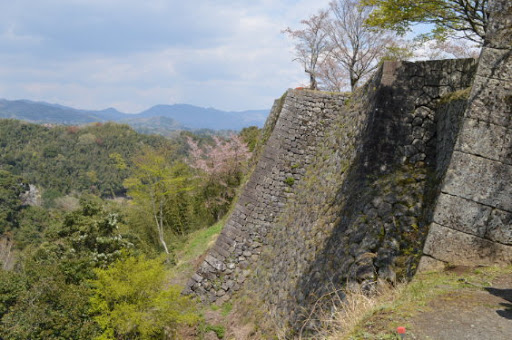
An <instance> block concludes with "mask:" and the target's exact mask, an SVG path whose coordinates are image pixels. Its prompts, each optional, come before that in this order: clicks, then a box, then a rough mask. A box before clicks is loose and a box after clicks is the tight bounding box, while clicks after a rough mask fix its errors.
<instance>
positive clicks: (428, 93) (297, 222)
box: [243, 59, 476, 330]
mask: <svg viewBox="0 0 512 340" xmlns="http://www.w3.org/2000/svg"><path fill="white" fill-rule="evenodd" d="M475 67H476V61H475V60H471V59H467V60H447V61H441V62H420V63H407V62H402V63H396V62H395V63H385V64H384V65H383V68H382V69H381V71H380V72H378V73H377V74H376V75H375V77H374V78H373V79H372V80H371V81H370V82H369V83H368V84H366V86H365V87H364V88H362V89H360V90H359V91H358V92H357V93H355V94H354V96H353V97H352V98H350V100H349V101H348V103H347V104H346V105H344V106H343V107H341V108H340V112H339V114H338V116H337V117H336V120H335V122H334V124H332V125H331V126H329V127H327V128H326V130H325V136H326V138H325V139H324V142H323V143H321V146H320V147H318V148H317V150H316V156H315V160H314V162H313V163H312V164H311V165H309V166H307V168H306V173H305V175H304V177H303V178H302V180H301V182H300V183H299V184H298V186H297V187H296V194H295V196H294V198H293V200H291V201H289V202H288V203H287V205H286V207H284V209H283V210H282V213H281V214H280V216H279V217H278V218H277V219H276V220H275V222H274V226H273V228H272V230H271V231H270V232H269V234H268V235H267V240H268V245H267V246H266V247H265V249H264V250H263V251H262V255H261V257H260V262H259V263H258V265H257V266H256V269H255V272H254V275H252V276H251V279H250V280H249V281H248V282H247V283H246V287H245V290H244V292H243V294H244V295H252V296H253V298H251V301H264V302H265V307H264V309H265V310H267V311H268V314H269V318H270V319H271V320H272V322H273V323H275V324H277V325H278V328H279V329H291V330H293V329H295V330H297V329H299V328H301V327H302V326H303V322H304V320H307V319H310V320H311V319H314V317H311V315H309V313H310V312H311V311H312V310H313V306H316V308H320V309H321V306H322V304H323V302H326V303H327V304H329V303H331V301H332V300H331V299H332V294H331V293H332V292H335V291H337V290H339V289H340V288H342V287H343V286H344V285H345V284H347V283H348V285H349V286H350V287H355V286H360V287H363V288H365V289H370V288H371V286H372V285H373V284H375V282H376V281H377V280H379V279H381V280H388V281H392V282H394V281H396V280H397V279H399V278H400V277H404V276H410V275H412V274H413V273H414V270H415V266H416V264H417V261H418V259H419V257H418V254H419V253H420V252H421V249H422V247H423V242H424V239H425V236H426V233H427V226H428V224H429V222H430V215H431V213H432V210H433V201H434V198H435V194H436V192H437V190H438V185H437V184H438V183H439V181H440V178H442V176H443V174H444V171H445V170H446V168H447V166H448V163H449V159H450V155H451V153H452V151H453V146H454V143H455V139H456V135H457V133H458V131H459V124H460V121H461V118H462V114H463V112H464V109H465V100H463V99H455V100H450V99H449V97H450V94H452V93H453V92H456V91H463V90H464V89H466V88H467V87H469V86H470V85H471V82H472V74H474V70H475ZM314 326H315V325H314V324H310V325H308V326H307V327H314Z"/></svg>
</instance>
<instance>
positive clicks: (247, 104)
mask: <svg viewBox="0 0 512 340" xmlns="http://www.w3.org/2000/svg"><path fill="white" fill-rule="evenodd" d="M327 3H328V1H318V0H316V1H315V0H300V1H292V0H254V1H248V0H242V1H238V2H235V1H227V0H217V1H213V0H196V1H188V2H184V1H168V0H146V1H136V0H48V1H44V2H34V1H31V0H19V1H14V2H10V4H9V5H8V6H6V8H5V10H3V11H2V13H0V43H1V44H0V76H1V77H0V91H1V92H0V97H7V98H9V99H16V98H27V99H34V100H45V101H51V102H58V103H61V104H63V105H70V106H74V107H83V108H88V109H102V108H106V107H112V106H113V107H116V108H118V109H120V110H125V111H128V112H136V111H140V110H142V109H145V108H147V107H149V106H152V105H155V104H160V103H162V104H166V103H177V102H185V103H190V104H195V105H201V106H213V107H216V108H220V109H227V110H244V109H253V108H265V107H266V108H269V107H270V106H271V104H272V102H273V99H274V98H276V97H279V96H280V95H281V94H282V92H283V91H284V90H286V88H288V87H294V86H298V85H300V83H301V82H304V81H305V79H306V77H305V76H304V74H303V72H302V69H301V68H300V66H299V65H298V64H295V63H293V62H292V59H293V56H292V53H291V43H290V42H289V41H287V40H286V39H285V37H284V36H283V35H282V34H281V33H280V32H281V30H282V29H284V28H285V27H287V26H292V27H298V25H299V21H300V20H301V19H303V18H306V17H307V16H309V15H311V14H314V13H315V12H316V11H317V10H318V9H319V8H322V7H326V5H327ZM8 39H10V40H11V41H17V42H18V47H19V48H17V49H11V48H4V47H3V46H6V45H4V44H3V42H4V41H7V40H8Z"/></svg>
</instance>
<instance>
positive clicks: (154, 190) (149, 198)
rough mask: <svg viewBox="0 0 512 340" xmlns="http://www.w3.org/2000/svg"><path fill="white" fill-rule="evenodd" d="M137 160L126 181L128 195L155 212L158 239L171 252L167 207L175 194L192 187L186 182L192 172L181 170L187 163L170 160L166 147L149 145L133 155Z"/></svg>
mask: <svg viewBox="0 0 512 340" xmlns="http://www.w3.org/2000/svg"><path fill="white" fill-rule="evenodd" d="M133 163H134V170H133V174H132V176H131V177H129V178H127V179H126V180H125V181H124V185H125V187H126V188H127V189H128V195H129V196H131V197H132V198H133V202H134V204H136V205H138V206H140V207H142V208H143V209H144V210H146V211H147V212H149V213H150V214H151V219H152V220H153V222H154V226H155V228H156V232H157V234H158V241H159V242H160V244H161V245H162V247H163V248H164V251H165V253H166V254H170V253H171V252H170V251H169V247H168V246H167V242H166V237H165V229H166V226H167V225H168V223H167V220H166V214H165V209H166V206H168V205H169V204H170V203H171V199H172V197H173V195H175V194H176V193H178V192H183V191H187V190H190V189H191V188H190V187H187V186H184V185H183V183H185V182H186V181H187V179H188V176H187V175H186V174H183V173H182V172H180V171H178V170H179V168H181V167H183V164H181V163H177V162H175V163H171V162H169V161H168V158H166V157H165V152H164V151H163V150H161V152H158V151H155V150H151V149H147V148H146V149H145V150H143V151H142V152H141V153H140V154H139V155H138V156H136V157H134V158H133Z"/></svg>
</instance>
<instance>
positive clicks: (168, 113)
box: [138, 104, 268, 130]
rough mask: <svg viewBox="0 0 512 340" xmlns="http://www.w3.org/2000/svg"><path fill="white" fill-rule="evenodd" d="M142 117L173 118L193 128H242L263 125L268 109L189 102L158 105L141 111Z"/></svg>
mask: <svg viewBox="0 0 512 340" xmlns="http://www.w3.org/2000/svg"><path fill="white" fill-rule="evenodd" d="M138 115H140V116H141V117H159V116H161V117H167V118H172V119H174V120H176V121H178V122H180V123H181V124H183V125H184V126H186V127H188V128H191V129H202V128H207V129H213V130H240V129H242V128H244V127H247V126H251V125H256V126H258V127H262V126H263V124H264V123H265V119H266V118H267V115H268V110H252V111H240V112H233V111H231V112H228V111H220V110H216V109H214V108H202V107H197V106H193V105H187V104H175V105H156V106H153V107H152V108H150V109H148V110H146V111H143V112H141V113H139V114H138Z"/></svg>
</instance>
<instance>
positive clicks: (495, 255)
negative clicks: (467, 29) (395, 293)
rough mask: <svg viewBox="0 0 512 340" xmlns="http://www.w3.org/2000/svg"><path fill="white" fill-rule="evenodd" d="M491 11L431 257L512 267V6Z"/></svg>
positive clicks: (501, 2) (501, 1)
mask: <svg viewBox="0 0 512 340" xmlns="http://www.w3.org/2000/svg"><path fill="white" fill-rule="evenodd" d="M489 10H490V19H489V28H488V32H487V38H486V40H485V43H484V48H483V50H482V53H481V56H480V59H479V64H478V69H477V71H476V78H475V82H474V84H473V87H472V90H471V94H470V99H469V105H468V107H467V109H466V111H465V114H464V119H463V123H462V128H461V131H460V132H459V134H458V136H457V141H456V145H455V149H454V152H453V155H452V156H451V158H450V159H449V165H448V169H447V171H446V176H445V177H444V181H443V185H442V188H441V193H440V195H439V197H438V201H437V205H436V208H435V211H434V213H433V223H432V224H431V226H430V231H429V234H428V237H427V240H426V242H425V247H424V250H423V252H424V254H425V255H427V256H429V258H433V259H437V260H439V261H443V262H448V263H451V264H455V265H491V264H510V263H512V184H511V183H512V182H511V179H512V139H511V138H510V136H511V135H512V100H511V99H510V98H512V28H511V27H512V3H511V2H510V1H507V0H493V1H490V3H489Z"/></svg>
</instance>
